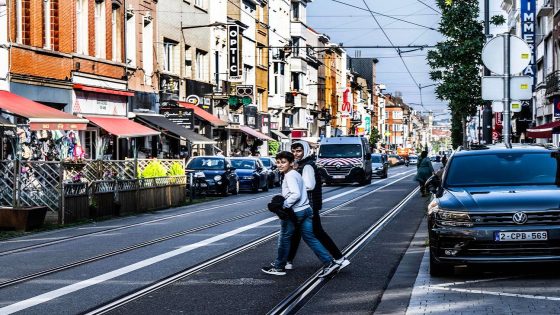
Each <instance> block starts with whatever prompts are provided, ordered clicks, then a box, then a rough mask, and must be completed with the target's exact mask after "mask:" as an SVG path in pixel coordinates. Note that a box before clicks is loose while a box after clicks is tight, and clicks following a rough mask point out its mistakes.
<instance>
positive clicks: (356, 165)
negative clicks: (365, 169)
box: [354, 163, 363, 167]
mask: <svg viewBox="0 0 560 315" xmlns="http://www.w3.org/2000/svg"><path fill="white" fill-rule="evenodd" d="M362 166H363V165H362V163H355V164H354V167H362Z"/></svg>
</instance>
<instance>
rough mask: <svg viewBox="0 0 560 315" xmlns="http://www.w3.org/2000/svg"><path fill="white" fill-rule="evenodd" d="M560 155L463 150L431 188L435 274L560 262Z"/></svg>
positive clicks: (534, 150) (525, 148) (529, 148)
mask: <svg viewBox="0 0 560 315" xmlns="http://www.w3.org/2000/svg"><path fill="white" fill-rule="evenodd" d="M559 158H560V152H559V151H556V150H551V149H547V148H544V147H538V146H534V145H519V146H515V145H514V146H513V147H512V148H506V147H505V146H503V145H501V146H500V145H496V146H482V147H478V148H477V149H474V150H467V151H457V152H455V153H454V154H453V155H452V157H451V158H449V161H448V163H447V166H446V167H445V170H444V172H443V175H442V179H441V181H440V180H439V179H438V178H437V177H435V176H434V177H432V178H431V179H430V180H428V182H427V185H428V188H429V189H430V191H431V192H432V193H434V194H435V198H434V199H433V200H432V201H431V203H430V204H429V206H428V229H429V238H430V274H432V275H434V276H437V275H445V274H449V273H452V272H453V271H454V266H455V265H462V264H479V263H518V262H536V261H560V159H559Z"/></svg>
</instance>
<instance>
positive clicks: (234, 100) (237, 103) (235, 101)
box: [228, 96, 243, 111]
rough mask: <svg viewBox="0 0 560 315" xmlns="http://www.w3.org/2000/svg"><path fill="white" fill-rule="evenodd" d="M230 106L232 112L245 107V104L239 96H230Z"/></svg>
mask: <svg viewBox="0 0 560 315" xmlns="http://www.w3.org/2000/svg"><path fill="white" fill-rule="evenodd" d="M228 105H229V109H230V110H232V111H236V110H238V109H239V108H240V107H241V106H242V105H243V102H242V99H241V98H240V97H239V96H230V97H229V98H228Z"/></svg>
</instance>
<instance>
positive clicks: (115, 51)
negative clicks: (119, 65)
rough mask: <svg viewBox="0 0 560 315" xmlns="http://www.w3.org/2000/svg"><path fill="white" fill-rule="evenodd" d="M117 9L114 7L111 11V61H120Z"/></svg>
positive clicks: (120, 50) (119, 32) (119, 33)
mask: <svg viewBox="0 0 560 315" xmlns="http://www.w3.org/2000/svg"><path fill="white" fill-rule="evenodd" d="M119 21H120V19H119V7H118V6H114V5H113V8H112V10H111V43H112V45H111V53H112V54H111V55H112V59H113V61H122V56H121V52H122V48H121V42H122V40H121V28H120V23H119Z"/></svg>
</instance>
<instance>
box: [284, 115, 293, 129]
mask: <svg viewBox="0 0 560 315" xmlns="http://www.w3.org/2000/svg"><path fill="white" fill-rule="evenodd" d="M293 117H294V116H293V115H292V114H283V116H282V119H283V120H282V122H283V125H282V130H284V131H289V130H290V129H291V128H292V126H293V125H292V123H293Z"/></svg>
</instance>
